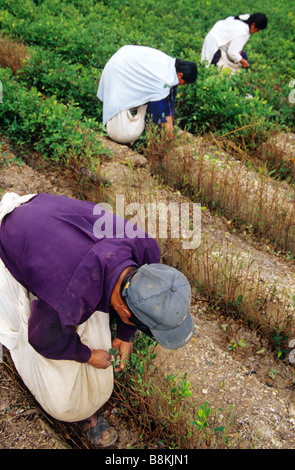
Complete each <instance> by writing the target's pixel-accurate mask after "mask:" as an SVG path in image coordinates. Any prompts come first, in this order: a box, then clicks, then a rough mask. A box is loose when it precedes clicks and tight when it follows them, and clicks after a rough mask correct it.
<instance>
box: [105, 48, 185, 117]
mask: <svg viewBox="0 0 295 470" xmlns="http://www.w3.org/2000/svg"><path fill="white" fill-rule="evenodd" d="M175 60H176V59H175V58H173V57H170V56H168V55H167V54H165V53H164V52H161V51H158V50H157V49H153V48H151V47H146V46H130V45H127V46H123V47H121V49H119V50H118V51H117V52H116V53H115V54H114V55H113V56H112V57H111V58H110V59H109V61H108V62H107V63H106V65H105V67H104V69H103V72H102V75H101V79H100V82H99V87H98V92H97V97H98V98H99V99H100V100H101V101H103V125H105V124H106V123H107V122H108V121H109V119H111V118H112V117H113V116H115V115H116V114H117V113H119V112H120V111H123V110H125V109H131V108H135V107H138V106H141V105H143V104H146V103H148V102H150V101H158V100H161V99H164V98H166V97H167V96H168V95H169V93H170V89H171V87H173V86H175V85H178V78H177V74H176V69H175Z"/></svg>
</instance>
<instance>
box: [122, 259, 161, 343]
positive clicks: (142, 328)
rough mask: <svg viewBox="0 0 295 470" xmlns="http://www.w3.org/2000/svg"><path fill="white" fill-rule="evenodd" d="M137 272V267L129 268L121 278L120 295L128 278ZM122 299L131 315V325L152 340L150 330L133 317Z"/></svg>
mask: <svg viewBox="0 0 295 470" xmlns="http://www.w3.org/2000/svg"><path fill="white" fill-rule="evenodd" d="M137 270H138V266H129V269H128V270H127V271H126V274H125V276H124V277H123V279H122V282H121V286H120V292H121V294H122V291H123V289H124V287H125V285H126V283H127V281H128V279H129V278H130V276H131V277H132V276H133V275H134V274H135V272H136V271H137ZM122 298H123V300H124V302H125V304H126V305H127V307H128V309H129V311H130V313H131V317H130V318H129V320H130V321H131V323H133V324H134V325H135V326H136V328H137V329H138V330H140V331H142V332H143V333H145V334H146V335H148V336H149V337H150V338H154V337H153V334H152V332H151V330H150V329H149V328H148V327H147V326H146V325H145V324H144V323H142V322H141V321H140V320H139V319H138V318H137V317H136V316H135V315H134V313H133V312H132V311H131V309H130V307H129V305H128V304H127V303H126V300H125V298H124V297H122Z"/></svg>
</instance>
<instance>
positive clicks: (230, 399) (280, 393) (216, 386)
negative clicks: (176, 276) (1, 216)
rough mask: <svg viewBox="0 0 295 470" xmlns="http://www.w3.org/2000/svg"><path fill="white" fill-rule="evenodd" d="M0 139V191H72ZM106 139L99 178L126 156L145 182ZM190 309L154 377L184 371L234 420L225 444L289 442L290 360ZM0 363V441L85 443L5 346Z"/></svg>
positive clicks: (294, 410) (234, 324) (160, 354)
mask: <svg viewBox="0 0 295 470" xmlns="http://www.w3.org/2000/svg"><path fill="white" fill-rule="evenodd" d="M0 141H2V149H1V154H0V189H1V190H2V194H4V193H5V192H7V191H14V192H17V193H18V194H20V195H22V194H27V193H35V192H49V193H55V194H65V195H68V196H72V197H76V195H77V188H76V187H75V186H73V185H72V184H70V183H69V181H68V179H66V178H64V176H63V175H60V173H59V172H58V170H57V169H55V168H54V167H52V165H49V164H47V163H44V162H43V160H41V159H40V158H39V157H38V155H35V154H32V155H30V158H28V159H25V161H26V163H25V162H24V161H22V160H21V159H20V158H19V154H18V152H17V151H16V150H14V151H13V150H12V148H11V147H10V146H9V144H8V143H7V142H6V140H5V138H4V137H3V138H2V139H0ZM106 145H108V146H109V147H110V148H111V150H112V151H113V158H112V159H110V160H109V161H108V163H107V164H106V165H105V168H103V171H104V173H103V175H104V178H107V179H108V182H109V184H110V185H113V186H115V187H116V184H119V180H120V178H119V175H121V174H122V163H124V165H125V166H126V163H127V166H128V165H129V164H130V162H131V163H132V165H133V166H134V167H136V168H137V169H138V171H140V172H142V173H143V175H144V179H145V183H147V181H148V179H149V178H150V176H149V170H148V168H147V165H146V163H147V162H146V161H145V160H144V158H143V157H142V156H140V155H137V154H134V153H133V152H132V151H131V150H130V149H129V148H128V147H126V146H120V145H117V144H114V143H112V142H108V141H106ZM125 182H126V180H125ZM129 184H130V191H131V190H132V191H135V192H140V191H141V187H140V188H139V187H138V186H139V183H138V179H137V178H134V177H133V179H132V181H130V180H129ZM148 184H150V185H152V183H151V182H150V183H148ZM97 202H100V201H97ZM220 227H221V225H220V226H219V229H220ZM227 231H228V229H227ZM246 242H247V243H249V247H248V248H249V249H254V246H255V242H253V243H252V242H251V241H250V240H247V241H245V240H242V242H241V243H243V244H244V243H246ZM260 252H263V257H267V256H268V257H269V259H268V261H269V266H270V268H271V267H272V266H273V264H272V263H273V262H274V256H273V254H271V253H267V251H266V250H263V249H262V250H260ZM276 260H277V258H276ZM277 262H279V263H281V264H282V267H283V268H284V269H282V270H281V272H283V273H284V272H285V273H287V277H288V279H290V277H291V278H292V276H293V274H294V264H293V265H292V264H290V263H289V264H288V263H286V262H285V260H284V259H283V258H282V259H279V260H278V261H277ZM192 314H193V316H194V321H195V325H196V332H195V335H194V337H193V338H192V340H191V341H190V343H189V344H188V345H186V346H185V347H184V348H181V350H178V351H174V352H171V351H167V350H164V349H163V348H161V347H158V348H157V357H156V360H155V365H156V372H155V373H156V374H158V376H159V380H161V377H162V376H163V374H164V372H166V371H168V372H170V373H175V374H176V373H178V372H181V373H185V372H187V377H188V381H189V382H190V384H191V390H192V392H193V396H192V399H193V400H194V401H195V402H197V403H205V402H206V401H208V403H210V404H211V405H212V406H214V408H215V409H218V408H220V409H222V412H221V411H220V413H219V418H218V419H219V422H220V423H221V425H226V426H227V425H228V416H229V414H230V415H231V416H233V415H234V417H235V419H234V424H231V425H230V427H229V429H228V433H229V435H230V436H231V439H232V442H233V443H234V442H241V447H243V448H263V449H294V448H295V433H294V429H295V377H294V365H293V364H292V363H291V362H290V360H289V359H288V357H286V359H285V360H278V359H277V357H276V354H274V351H273V350H272V347H271V345H270V344H269V342H268V341H267V340H264V339H262V337H261V336H260V335H259V333H258V332H255V331H252V330H249V329H248V328H247V327H246V326H245V325H244V324H243V323H242V322H241V321H239V320H234V319H232V318H229V317H227V316H224V315H222V314H221V313H220V312H217V311H214V310H213V309H212V308H210V306H209V304H208V303H207V302H206V301H204V300H203V299H201V298H198V297H196V296H194V301H193V306H192ZM4 362H5V364H4V363H3V364H1V365H0V390H1V395H0V448H6V449H11V448H18V449H19V448H22V449H61V448H91V446H90V445H89V443H87V441H86V440H85V439H84V437H83V433H81V431H80V429H79V427H78V426H75V425H73V426H67V425H66V424H65V423H58V422H56V421H54V420H52V419H51V418H50V417H48V416H46V414H45V413H44V412H43V411H42V409H40V407H39V406H38V404H37V403H36V402H35V401H34V399H33V398H32V396H31V395H30V393H29V391H28V390H26V389H25V387H24V386H23V385H22V383H21V381H20V380H19V378H18V377H17V376H16V375H15V373H14V372H13V365H12V364H11V362H10V359H9V355H8V354H7V353H6V352H5V354H4ZM104 413H105V414H106V415H107V417H108V419H109V420H110V422H112V423H113V424H114V425H115V426H116V428H117V430H118V434H119V438H118V441H117V443H116V444H115V446H114V448H119V449H126V448H128V447H130V446H131V447H136V442H137V439H138V434H137V430H136V429H134V428H130V427H129V426H128V425H126V423H125V422H124V421H123V420H122V419H120V418H119V417H118V413H117V410H116V408H115V407H114V406H106V407H105V409H104Z"/></svg>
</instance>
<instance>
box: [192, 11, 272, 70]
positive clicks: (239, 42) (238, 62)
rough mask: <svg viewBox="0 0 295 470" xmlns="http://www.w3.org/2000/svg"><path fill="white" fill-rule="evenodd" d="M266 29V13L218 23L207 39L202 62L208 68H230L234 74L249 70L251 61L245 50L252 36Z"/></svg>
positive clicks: (231, 18) (237, 17) (234, 17)
mask: <svg viewBox="0 0 295 470" xmlns="http://www.w3.org/2000/svg"><path fill="white" fill-rule="evenodd" d="M266 27H267V17H266V15H265V14H264V13H253V14H252V15H249V14H246V15H239V16H229V17H228V18H226V19H224V20H220V21H217V23H215V25H214V26H213V28H212V29H211V30H210V31H209V33H208V34H207V36H206V37H205V40H204V44H203V48H202V55H201V62H206V66H207V67H209V66H210V65H216V66H217V67H218V68H219V69H222V68H228V69H229V70H230V71H231V73H232V74H234V73H236V72H237V71H238V70H241V69H242V68H243V69H247V68H248V67H249V61H248V56H247V53H246V52H245V51H244V50H243V48H244V46H245V44H246V43H247V41H248V40H249V38H250V36H251V35H252V34H255V33H258V32H259V31H260V30H262V29H265V28H266Z"/></svg>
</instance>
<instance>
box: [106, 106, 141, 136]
mask: <svg viewBox="0 0 295 470" xmlns="http://www.w3.org/2000/svg"><path fill="white" fill-rule="evenodd" d="M146 108H147V105H143V106H139V107H138V109H137V113H136V115H134V116H133V115H132V114H131V112H130V111H129V109H125V110H124V111H120V112H119V113H118V114H116V115H115V116H114V117H112V118H111V119H110V120H109V121H108V122H107V125H106V131H107V134H108V136H109V137H110V138H111V139H112V140H114V141H115V142H119V143H120V144H130V143H132V142H134V141H135V140H137V139H138V137H140V136H141V134H142V133H143V131H144V126H145V113H146Z"/></svg>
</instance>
